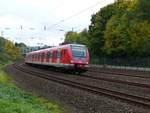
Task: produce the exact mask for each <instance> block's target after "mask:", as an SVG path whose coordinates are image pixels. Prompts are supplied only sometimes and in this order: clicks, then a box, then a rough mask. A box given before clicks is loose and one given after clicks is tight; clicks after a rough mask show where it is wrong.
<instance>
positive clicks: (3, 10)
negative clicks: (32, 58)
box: [0, 0, 114, 45]
mask: <svg viewBox="0 0 150 113" xmlns="http://www.w3.org/2000/svg"><path fill="white" fill-rule="evenodd" d="M101 1H102V3H99V2H101ZM113 2H114V0H105V1H104V0H0V30H1V31H2V30H3V31H4V36H5V37H9V39H11V40H13V41H17V42H21V41H23V42H24V43H26V44H29V45H36V44H37V43H38V42H42V43H44V44H48V45H49V44H54V45H58V43H60V42H61V41H62V40H61V38H62V37H64V36H63V35H64V34H65V32H67V31H69V30H72V28H73V29H74V31H81V30H82V29H84V28H86V27H88V25H89V24H90V19H91V15H92V14H93V13H96V12H97V11H98V10H99V9H100V8H101V7H103V6H105V5H107V4H109V3H113ZM96 3H99V4H98V5H95V6H94V7H92V8H89V9H88V7H90V6H92V5H94V4H96ZM86 8H87V10H86V11H84V12H82V11H83V10H85V9H86ZM80 12H82V13H80ZM76 14H77V15H76ZM73 15H75V16H73ZM72 16H73V17H72ZM70 17H71V18H70ZM21 26H22V30H21V29H20V28H21ZM44 26H46V28H47V29H46V31H44ZM8 27H9V28H11V29H10V30H6V29H5V28H8ZM31 28H33V29H31ZM60 29H63V31H60ZM49 40H50V41H49Z"/></svg>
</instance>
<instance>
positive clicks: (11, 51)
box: [4, 40, 21, 60]
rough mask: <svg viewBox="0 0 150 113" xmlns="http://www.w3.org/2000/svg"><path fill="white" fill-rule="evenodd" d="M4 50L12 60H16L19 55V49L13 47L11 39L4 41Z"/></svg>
mask: <svg viewBox="0 0 150 113" xmlns="http://www.w3.org/2000/svg"><path fill="white" fill-rule="evenodd" d="M4 48H5V52H6V53H7V54H8V55H10V56H11V57H12V59H13V60H16V59H18V58H20V57H21V51H20V49H19V48H18V47H15V45H14V44H13V43H12V42H11V41H8V40H7V41H6V43H5V47H4Z"/></svg>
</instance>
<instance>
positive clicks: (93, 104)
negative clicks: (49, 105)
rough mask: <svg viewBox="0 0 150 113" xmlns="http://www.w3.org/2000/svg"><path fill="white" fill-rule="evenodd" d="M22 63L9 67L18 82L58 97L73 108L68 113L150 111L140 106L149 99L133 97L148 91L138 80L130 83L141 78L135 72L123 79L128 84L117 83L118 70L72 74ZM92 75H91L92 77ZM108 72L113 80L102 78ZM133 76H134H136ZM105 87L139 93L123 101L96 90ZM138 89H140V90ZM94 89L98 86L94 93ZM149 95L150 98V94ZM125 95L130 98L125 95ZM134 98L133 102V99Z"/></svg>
mask: <svg viewBox="0 0 150 113" xmlns="http://www.w3.org/2000/svg"><path fill="white" fill-rule="evenodd" d="M20 67H21V68H20V69H19V70H18V69H16V68H14V66H13V65H11V66H9V67H8V68H9V72H11V73H12V76H13V78H14V80H15V81H16V83H17V84H18V85H19V86H21V87H23V88H25V89H26V90H28V91H32V92H35V93H37V94H39V95H41V96H44V97H46V98H47V99H49V100H53V101H57V102H58V103H60V104H61V105H63V106H64V107H65V108H68V109H71V112H68V113H149V109H148V108H147V107H146V108H143V107H142V106H141V104H142V103H143V105H144V104H149V103H145V102H144V101H143V100H141V99H140V100H137V101H139V102H138V103H139V104H136V102H135V101H134V99H135V100H136V99H139V98H137V97H143V99H146V97H144V96H145V95H143V93H145V92H148V91H147V90H148V89H147V88H142V87H140V88H139V86H138V84H137V83H136V84H137V85H136V86H135V84H128V83H129V82H133V80H134V81H135V80H136V79H139V80H140V78H134V77H132V76H131V77H126V79H123V80H125V82H126V83H127V84H126V85H125V86H123V85H124V84H125V82H124V83H123V84H122V83H120V82H119V83H118V80H117V81H115V78H114V76H116V75H115V74H107V73H105V74H99V73H95V72H94V73H93V72H88V73H85V74H84V75H82V76H79V75H78V76H77V75H72V74H64V73H60V72H54V71H50V70H47V69H39V68H38V69H37V68H34V67H31V66H27V65H24V64H20ZM96 74H97V75H96ZM46 75H47V76H46ZM87 75H89V76H87ZM90 76H92V78H90ZM106 76H107V77H110V78H111V79H112V80H111V81H110V78H107V79H106V78H105V81H104V80H102V77H106ZM117 76H119V75H117ZM122 77H123V76H122V75H120V80H119V81H121V80H122V79H121V78H122ZM46 78H47V79H46ZM56 78H57V79H56ZM58 78H59V80H58ZM130 78H132V79H133V80H132V79H130ZM60 79H61V81H60ZM63 79H65V81H66V82H65V81H62V80H63ZM128 80H132V81H128ZM69 81H70V82H69ZM71 81H72V82H71ZM140 81H143V80H140ZM104 82H105V83H104ZM71 83H72V84H71ZM77 83H78V84H77ZM81 84H82V86H81ZM89 85H90V86H92V87H95V89H89ZM139 85H141V84H139ZM85 86H86V87H85ZM79 87H80V88H79ZM92 87H91V88H92ZM143 87H144V86H143ZM106 88H107V89H108V90H109V91H110V90H115V91H116V93H117V92H122V93H124V94H125V93H126V94H130V95H133V96H134V95H135V96H136V97H135V98H133V100H130V102H129V101H122V99H118V97H116V98H114V97H112V96H110V94H109V93H110V92H107V94H108V95H109V96H106V95H105V94H102V93H101V94H100V93H98V92H97V91H101V92H102V90H101V89H106ZM88 89H89V90H90V91H89V90H88ZM139 89H140V91H141V92H138V91H139ZM91 90H95V91H94V92H95V93H94V92H93V91H91ZM136 90H137V91H136ZM134 92H137V94H135V93H134ZM112 94H114V92H112ZM114 96H116V95H114ZM118 96H119V95H118ZM122 96H123V95H122ZM126 96H128V100H129V98H130V97H131V96H129V95H126ZM133 96H132V97H133ZM120 98H122V97H120ZM147 98H149V96H148V94H147ZM124 99H127V98H126V97H125V98H124ZM131 101H132V102H133V101H134V102H133V103H132V102H131ZM146 101H147V100H146ZM140 102H142V103H140ZM148 102H149V100H148Z"/></svg>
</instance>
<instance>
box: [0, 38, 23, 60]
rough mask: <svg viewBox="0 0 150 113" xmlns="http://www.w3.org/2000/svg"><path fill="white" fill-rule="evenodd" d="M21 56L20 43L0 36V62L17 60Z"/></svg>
mask: <svg viewBox="0 0 150 113" xmlns="http://www.w3.org/2000/svg"><path fill="white" fill-rule="evenodd" d="M21 57H22V54H21V49H20V45H19V44H17V43H13V42H12V41H10V40H6V39H5V38H3V37H0V62H1V63H3V62H8V61H13V60H17V59H19V58H21Z"/></svg>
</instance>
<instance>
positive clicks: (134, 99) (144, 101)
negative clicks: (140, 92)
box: [14, 64, 150, 108]
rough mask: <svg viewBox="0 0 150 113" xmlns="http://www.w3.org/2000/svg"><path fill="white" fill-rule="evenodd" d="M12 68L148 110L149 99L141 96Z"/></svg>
mask: <svg viewBox="0 0 150 113" xmlns="http://www.w3.org/2000/svg"><path fill="white" fill-rule="evenodd" d="M14 67H15V68H16V69H17V70H19V71H21V72H24V73H28V74H30V75H32V76H37V77H40V78H44V79H47V80H51V81H54V82H57V83H60V84H64V85H68V86H72V87H75V88H78V89H82V90H85V91H88V92H91V93H95V94H99V95H105V96H109V97H113V98H116V99H120V100H124V101H126V102H129V103H134V104H138V105H142V106H144V107H148V108H150V99H149V98H145V97H141V96H135V95H130V94H126V93H122V92H119V91H113V90H110V89H105V88H99V87H96V86H91V85H87V84H84V83H80V82H76V81H73V80H66V79H64V78H60V77H58V76H54V75H52V74H46V73H42V72H37V71H34V70H31V69H27V68H24V67H21V66H19V65H16V64H15V65H14Z"/></svg>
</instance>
